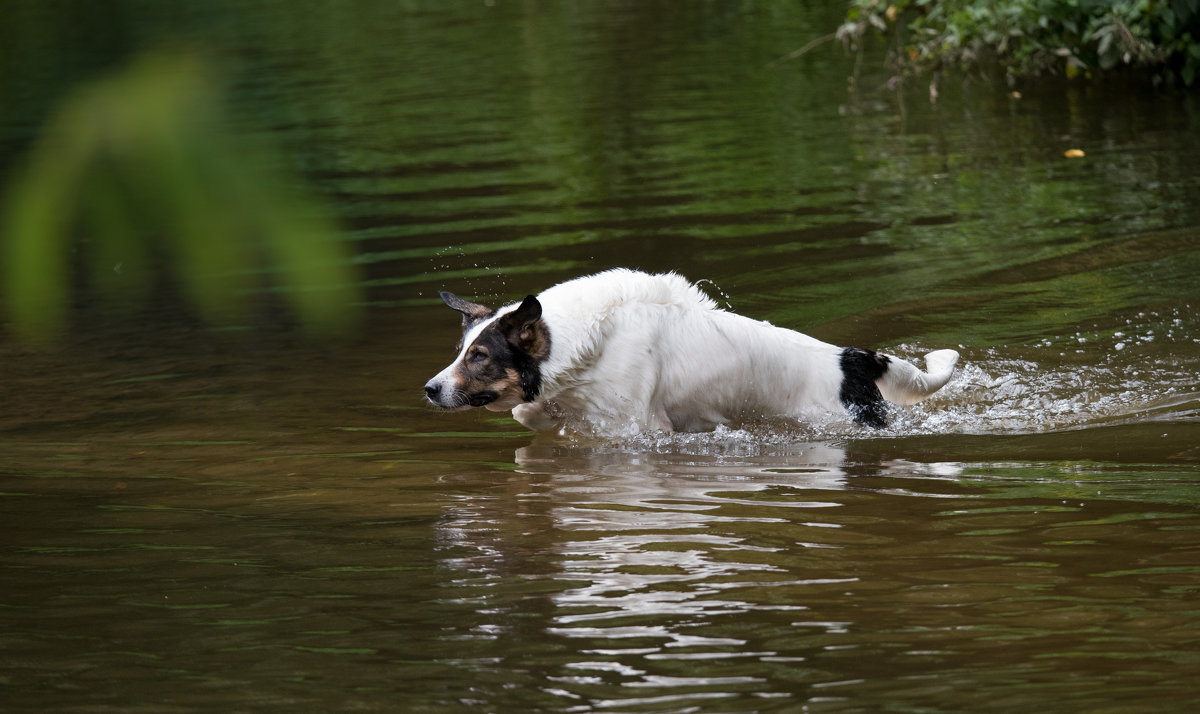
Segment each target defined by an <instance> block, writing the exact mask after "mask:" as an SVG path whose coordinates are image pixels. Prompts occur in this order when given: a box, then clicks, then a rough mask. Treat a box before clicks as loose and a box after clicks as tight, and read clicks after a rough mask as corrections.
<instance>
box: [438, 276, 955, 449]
mask: <svg viewBox="0 0 1200 714" xmlns="http://www.w3.org/2000/svg"><path fill="white" fill-rule="evenodd" d="M440 294H441V297H442V300H443V302H445V303H446V305H448V306H449V307H451V308H453V309H455V310H457V311H458V312H459V313H461V314H462V333H463V335H462V340H461V342H459V344H458V346H457V347H456V350H457V352H458V356H457V357H456V358H455V360H454V361H453V362H452V363H450V365H449V366H447V367H446V368H445V369H443V370H442V371H441V372H439V373H438V374H437V376H435V377H434V378H433V379H431V380H429V382H428V383H427V384H426V385H425V396H426V398H427V399H428V401H429V402H430V403H432V404H434V405H435V406H437V407H440V408H442V409H447V410H466V409H470V408H472V407H485V408H487V409H490V410H492V411H505V410H512V415H513V418H515V419H516V420H517V421H518V422H520V423H521V424H523V425H524V426H526V427H528V428H530V429H533V430H535V431H542V430H549V429H557V428H560V427H562V426H563V425H564V424H575V425H590V427H592V428H594V429H596V430H599V431H601V432H613V433H628V432H639V431H645V430H660V431H664V432H671V431H688V432H696V431H710V430H712V429H715V428H716V427H717V426H719V425H736V424H741V423H746V422H749V421H753V420H756V419H764V418H774V417H784V418H790V419H796V420H805V419H806V418H807V419H811V418H814V417H815V416H816V415H819V414H821V413H823V412H824V413H829V412H833V413H837V412H838V411H839V410H840V411H842V412H844V413H846V414H848V415H849V417H850V418H852V419H853V420H854V421H855V422H856V423H858V424H860V425H863V426H866V427H873V428H881V427H884V426H886V425H887V417H888V408H887V404H886V402H893V403H895V404H905V405H906V404H915V403H916V402H919V401H921V400H922V399H925V398H926V397H928V396H930V395H931V394H933V393H934V392H936V391H937V390H939V389H941V388H942V387H943V386H944V385H945V384H946V383H947V382H948V381H949V380H950V378H951V376H952V375H953V373H954V367H955V365H956V364H957V362H958V353H957V352H955V351H954V350H950V349H944V350H938V351H936V352H930V353H929V354H927V355H926V356H925V365H926V370H924V371H923V370H921V369H919V368H917V367H915V366H913V365H912V364H909V363H908V362H906V361H904V360H901V359H899V358H896V357H892V356H889V355H885V354H881V353H877V352H873V351H870V350H863V349H857V348H853V347H837V346H834V345H831V344H828V343H825V342H822V341H820V340H817V339H815V338H813V337H809V336H808V335H804V334H801V333H799V332H795V331H793V330H788V329H785V328H782V327H776V326H774V325H772V324H770V323H767V322H761V321H758V320H754V319H751V318H748V317H744V316H742V315H738V314H736V313H732V312H728V311H726V310H722V309H720V308H718V307H717V305H716V303H714V302H713V300H712V299H711V298H709V297H708V296H707V295H706V294H705V293H704V292H703V291H701V290H700V289H699V288H698V287H696V286H695V285H693V284H691V283H689V282H688V281H687V280H686V279H684V278H683V277H682V276H680V275H678V274H676V273H666V274H658V275H650V274H647V273H643V272H639V271H634V270H627V269H623V268H618V269H615V270H608V271H606V272H602V273H597V274H595V275H590V276H586V277H581V278H576V279H574V280H570V281H567V282H564V283H560V284H558V285H555V286H554V287H552V288H550V289H548V290H546V291H544V292H543V293H541V294H540V295H538V296H536V297H535V296H533V295H530V296H528V297H526V298H525V299H524V300H522V301H521V302H519V303H514V304H512V305H508V306H506V307H502V308H500V309H498V310H493V309H491V308H488V307H485V306H483V305H480V304H478V303H474V302H470V301H468V300H464V299H463V298H460V297H458V296H457V295H455V294H453V293H450V292H442V293H440ZM885 400H886V402H885Z"/></svg>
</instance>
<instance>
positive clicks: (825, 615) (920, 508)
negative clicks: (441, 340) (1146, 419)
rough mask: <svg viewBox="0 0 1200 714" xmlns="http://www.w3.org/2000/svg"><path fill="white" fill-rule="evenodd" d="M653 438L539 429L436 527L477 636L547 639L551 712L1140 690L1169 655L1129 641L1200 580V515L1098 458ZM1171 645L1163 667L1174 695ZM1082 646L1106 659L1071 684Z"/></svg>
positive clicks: (544, 672)
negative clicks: (1196, 542) (1016, 474)
mask: <svg viewBox="0 0 1200 714" xmlns="http://www.w3.org/2000/svg"><path fill="white" fill-rule="evenodd" d="M660 447H661V448H660V449H659V450H658V451H653V450H646V449H644V448H627V447H621V446H619V445H613V444H605V443H596V442H588V441H585V440H580V439H563V438H552V437H539V438H537V439H535V440H534V441H533V443H531V444H530V445H528V446H525V447H521V448H519V449H518V450H517V452H516V454H515V460H516V469H517V470H516V472H514V473H513V474H511V475H510V476H509V477H508V478H509V480H508V482H507V485H506V486H504V487H503V488H501V489H500V490H499V491H497V490H491V491H489V492H488V494H487V495H486V496H484V497H482V498H479V497H462V498H459V499H456V500H455V505H454V506H453V507H452V508H450V509H448V510H447V512H446V514H445V516H444V518H443V519H442V520H441V522H440V523H439V526H438V529H439V532H440V533H442V534H443V536H444V537H445V538H446V540H447V542H453V543H454V546H455V547H456V548H458V549H461V550H463V551H464V552H466V553H469V554H470V555H469V556H467V557H465V558H455V559H454V560H453V561H447V562H448V563H450V562H452V563H453V567H455V568H456V569H466V570H468V571H469V572H470V573H471V576H470V577H469V578H463V579H460V580H458V581H456V588H455V589H456V590H461V591H462V597H461V598H460V599H461V600H462V601H470V602H473V603H474V604H475V606H476V607H477V608H478V609H479V611H480V612H481V613H490V615H488V616H487V618H490V621H489V622H485V623H483V624H477V625H476V627H475V629H474V630H473V631H472V634H473V636H474V637H481V638H486V639H496V641H497V644H498V643H499V642H500V641H504V642H506V643H507V644H508V645H510V646H513V647H516V648H518V649H522V650H524V649H525V648H527V647H530V646H532V647H534V649H535V650H536V651H538V652H541V653H542V655H540V659H538V660H537V662H538V664H537V666H535V670H536V671H538V672H540V673H541V674H540V675H539V676H540V677H541V681H540V684H539V685H538V687H539V691H540V692H541V693H542V694H543V695H545V696H546V697H547V699H546V701H549V702H557V704H556V706H560V707H570V706H577V707H581V708H589V707H598V708H616V709H621V708H630V707H633V708H636V707H645V706H650V705H655V706H664V707H668V708H684V707H688V706H703V705H702V704H701V702H705V701H707V700H709V699H710V698H716V699H729V700H737V701H753V700H770V699H776V698H777V699H780V700H781V702H782V701H787V702H789V703H790V704H789V705H790V706H799V705H801V704H806V705H809V706H814V707H817V708H820V707H822V706H830V707H834V708H836V702H837V701H841V698H842V697H845V696H847V695H848V694H850V693H851V692H852V693H853V699H854V701H856V702H859V703H860V704H861V703H862V702H883V701H886V700H888V699H889V697H892V696H900V697H901V698H907V699H910V700H914V701H915V700H916V699H919V698H921V697H926V696H928V697H932V698H933V700H938V701H950V700H955V701H957V702H958V705H963V704H964V703H965V704H966V705H967V706H970V707H974V706H986V704H987V703H988V702H989V701H990V700H991V699H992V698H994V697H1004V698H1006V701H1009V702H1017V701H1020V700H1021V699H1022V697H1024V696H1028V694H1027V693H1026V694H1021V695H1016V694H1013V692H1012V690H1011V688H1012V687H1013V686H1016V687H1017V689H1018V690H1023V689H1026V688H1029V689H1028V691H1029V692H1033V691H1037V690H1038V687H1039V686H1040V685H1039V684H1038V683H1039V682H1040V681H1045V680H1044V678H1045V677H1052V678H1053V677H1061V678H1070V677H1076V678H1077V677H1080V676H1084V677H1085V678H1088V677H1090V678H1092V679H1091V680H1090V681H1095V682H1096V683H1099V682H1101V681H1102V680H1104V679H1105V678H1117V679H1120V680H1122V681H1126V682H1134V681H1137V678H1138V675H1137V674H1136V672H1135V671H1132V670H1137V668H1139V667H1144V666H1150V664H1151V663H1152V662H1153V663H1155V664H1154V666H1160V665H1162V664H1163V659H1162V658H1160V657H1158V656H1156V655H1152V654H1147V655H1145V656H1141V655H1135V654H1134V653H1133V651H1132V650H1130V648H1129V645H1130V643H1131V641H1132V640H1137V641H1144V638H1146V637H1148V636H1150V632H1149V631H1148V630H1145V629H1142V628H1143V627H1144V623H1146V622H1149V621H1156V622H1160V623H1161V624H1162V625H1163V626H1164V627H1166V628H1168V630H1170V631H1172V632H1173V633H1174V634H1171V635H1168V638H1169V639H1172V638H1173V639H1172V641H1177V638H1178V637H1180V636H1182V633H1183V632H1185V631H1186V629H1187V627H1188V622H1189V621H1190V619H1191V617H1190V615H1188V614H1186V612H1184V611H1182V610H1176V609H1174V608H1175V607H1181V606H1183V603H1184V602H1185V601H1186V599H1187V598H1188V597H1190V595H1188V593H1191V592H1192V591H1193V590H1194V589H1195V587H1197V586H1198V584H1200V581H1197V580H1196V578H1197V577H1200V570H1197V569H1196V568H1195V566H1194V565H1191V564H1185V563H1186V561H1187V555H1186V551H1187V547H1186V546H1185V543H1187V542H1189V538H1190V536H1191V535H1192V534H1194V532H1195V529H1196V528H1197V527H1200V520H1198V519H1197V516H1196V514H1195V512H1194V510H1192V508H1191V507H1190V506H1173V505H1170V504H1167V503H1163V504H1160V505H1158V506H1155V507H1149V508H1147V507H1146V504H1144V503H1140V502H1130V501H1128V500H1127V498H1128V496H1129V494H1128V493H1126V494H1125V495H1124V496H1122V495H1119V494H1120V491H1121V488H1122V487H1121V484H1124V483H1126V481H1125V478H1124V475H1123V474H1120V473H1117V472H1114V471H1112V470H1111V469H1108V470H1097V471H1095V472H1093V473H1091V474H1090V475H1088V476H1087V477H1086V478H1087V479H1088V483H1087V486H1086V487H1084V488H1075V487H1074V486H1072V485H1071V484H1069V483H1064V480H1063V476H1064V474H1062V473H1061V472H1060V471H1059V469H1058V468H1057V467H1055V466H1037V465H1029V466H1028V468H1029V469H1030V470H1032V471H1036V472H1037V473H1038V474H1039V476H1040V479H1041V481H1042V486H1041V487H1040V488H1030V484H1031V483H1035V482H1037V481H1038V480H1039V478H1036V477H1033V476H1032V475H1031V474H1026V475H1023V476H1022V477H1020V478H1019V479H1018V480H1017V481H1016V482H1013V481H1010V476H1009V475H1010V474H1011V473H1012V472H1011V466H1009V467H1003V468H999V469H998V470H996V471H994V472H993V471H991V470H989V469H988V468H986V467H981V466H980V465H971V464H963V463H931V464H918V463H913V462H910V461H900V460H890V459H886V458H885V459H878V458H875V457H872V456H871V455H870V454H871V448H870V445H866V447H865V448H864V446H863V445H855V444H847V445H845V446H841V447H839V446H831V445H829V444H828V443H804V442H797V443H794V444H793V445H792V446H791V447H786V448H785V447H782V446H780V445H778V444H770V443H767V442H766V440H765V439H764V438H763V435H757V436H753V437H752V438H747V436H746V435H744V434H741V435H738V436H736V437H730V435H729V434H725V435H721V434H718V435H717V436H716V438H715V439H712V440H710V441H709V442H700V441H694V440H691V439H690V438H688V439H687V440H685V441H679V442H675V443H673V444H671V445H669V446H668V445H666V444H660ZM698 447H700V448H698ZM1071 478H1073V479H1074V480H1075V481H1076V482H1078V481H1079V480H1080V479H1083V478H1085V477H1084V475H1082V474H1080V473H1076V474H1075V475H1074V476H1073V477H1071ZM1180 478H1182V479H1183V481H1181V483H1186V482H1187V481H1188V479H1190V478H1192V477H1191V476H1180ZM1018 484H1019V486H1018ZM1163 486H1164V484H1163V483H1159V484H1157V485H1155V486H1154V487H1153V488H1152V489H1147V490H1145V492H1146V493H1150V492H1152V491H1153V492H1163ZM1014 488H1019V489H1020V490H1014ZM1110 489H1113V491H1112V492H1111V493H1112V495H1108V494H1110ZM1117 543H1120V544H1122V545H1121V552H1122V555H1121V556H1120V557H1118V558H1116V559H1114V557H1113V555H1114V554H1113V552H1112V550H1111V549H1110V548H1109V547H1106V544H1108V545H1109V546H1115V545H1116V544H1117ZM1134 543H1138V544H1139V545H1137V546H1136V547H1133V548H1130V547H1129V546H1131V545H1132V544H1134ZM535 544H536V545H535ZM1151 603H1157V605H1151ZM1164 603H1174V604H1175V605H1174V606H1173V607H1171V608H1168V609H1167V610H1162V609H1159V607H1158V606H1159V605H1162V604H1164ZM1151 610H1153V611H1154V612H1156V613H1157V614H1151ZM1172 613H1173V614H1172ZM485 619H486V618H485ZM515 623H521V624H520V626H519V627H517V626H515ZM1131 638H1132V640H1131ZM556 642H558V643H560V644H559V645H555V644H554V643H556ZM1181 656H1182V651H1179V650H1176V651H1175V654H1171V655H1167V656H1166V658H1167V661H1169V662H1172V663H1173V664H1167V665H1166V671H1165V672H1164V673H1163V674H1162V676H1161V677H1160V678H1159V680H1160V681H1162V682H1163V683H1164V684H1165V685H1166V686H1168V687H1174V688H1175V689H1176V690H1177V691H1178V688H1179V687H1180V686H1181V684H1182V680H1181V679H1180V677H1182V676H1183V667H1184V660H1186V657H1183V659H1180V657H1181ZM1079 659H1086V660H1089V661H1095V662H1098V663H1103V662H1105V661H1111V662H1113V663H1114V665H1116V666H1114V667H1104V666H1100V667H1095V668H1092V669H1090V670H1089V674H1086V675H1082V674H1081V673H1080V672H1078V671H1077V669H1076V668H1075V664H1076V663H1077V662H1078V661H1079ZM1034 662H1036V663H1037V665H1036V666H1034V665H1032V664H1031V663H1034ZM1121 662H1129V663H1130V664H1129V667H1132V670H1131V671H1126V670H1127V669H1128V668H1127V667H1123V666H1121V665H1119V663H1121ZM1054 673H1057V674H1054ZM948 681H963V682H968V681H969V682H971V691H970V692H966V693H964V692H963V691H961V690H959V689H957V688H955V687H954V686H952V685H950V684H948V683H947V682H948ZM1014 683H1015V684H1014ZM1065 689H1066V688H1064V691H1065ZM1075 691H1078V690H1075ZM896 693H899V694H898V695H897V694H896ZM1077 696H1080V701H1092V700H1089V699H1088V698H1087V697H1084V696H1081V695H1077ZM740 697H750V699H746V700H743V699H739V698H740Z"/></svg>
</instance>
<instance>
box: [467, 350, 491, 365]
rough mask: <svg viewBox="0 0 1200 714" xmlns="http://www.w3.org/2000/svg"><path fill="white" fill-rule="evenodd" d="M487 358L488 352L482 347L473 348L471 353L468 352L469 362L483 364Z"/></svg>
mask: <svg viewBox="0 0 1200 714" xmlns="http://www.w3.org/2000/svg"><path fill="white" fill-rule="evenodd" d="M487 358H488V353H487V350H485V349H483V348H482V347H472V348H471V349H470V351H469V352H467V361H468V362H482V361H484V360H485V359H487Z"/></svg>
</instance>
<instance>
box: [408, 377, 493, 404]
mask: <svg viewBox="0 0 1200 714" xmlns="http://www.w3.org/2000/svg"><path fill="white" fill-rule="evenodd" d="M451 397H452V400H451V403H449V404H447V403H446V398H445V396H443V389H442V383H441V382H439V381H437V380H436V379H434V380H430V381H429V382H428V383H427V384H426V385H425V398H426V399H428V400H429V402H430V403H431V404H433V405H434V406H438V407H441V408H443V409H461V408H463V407H468V406H470V407H482V406H486V405H488V404H491V403H492V402H494V401H496V400H497V399H499V398H500V395H499V394H497V393H496V392H493V391H486V392H480V393H478V394H469V395H468V394H463V393H461V392H458V393H454V392H451ZM464 397H465V401H460V400H463V398H464Z"/></svg>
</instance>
